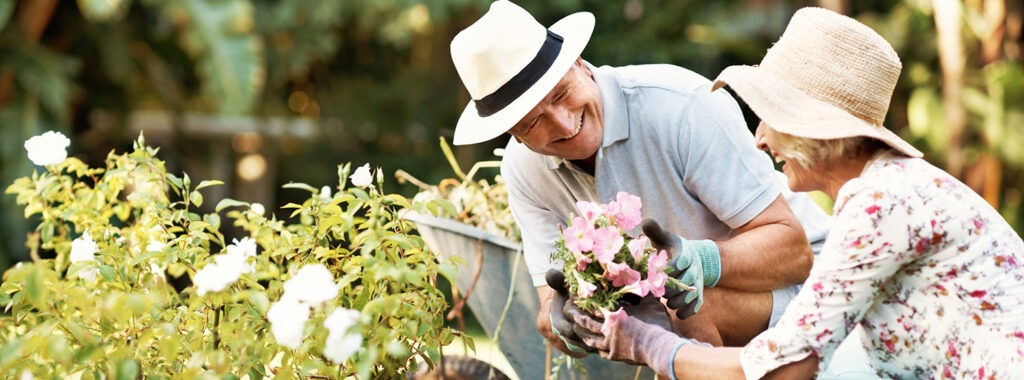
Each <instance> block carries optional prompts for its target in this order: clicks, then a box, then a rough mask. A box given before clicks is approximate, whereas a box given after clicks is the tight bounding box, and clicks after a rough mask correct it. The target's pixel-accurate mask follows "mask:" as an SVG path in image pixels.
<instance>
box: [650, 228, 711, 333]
mask: <svg viewBox="0 0 1024 380" xmlns="http://www.w3.org/2000/svg"><path fill="white" fill-rule="evenodd" d="M640 225H641V228H642V229H643V232H644V235H647V238H648V239H650V241H651V245H653V246H654V248H655V249H664V250H666V251H668V254H669V263H670V266H671V267H674V268H675V269H676V270H675V271H674V272H672V273H669V275H670V276H672V277H674V278H675V279H677V280H679V281H680V282H682V283H683V285H685V286H687V287H690V288H692V289H693V290H689V289H677V288H675V287H672V286H668V287H666V289H665V296H664V298H665V299H666V300H667V301H666V302H665V305H666V306H668V307H669V308H671V309H673V310H675V311H676V316H677V317H679V319H685V318H687V317H689V316H691V315H694V314H697V312H698V311H700V307H701V305H703V304H704V288H710V287H714V286H715V285H716V284H718V279H719V277H720V276H721V275H722V256H721V254H720V253H719V252H718V245H716V244H715V242H713V241H711V240H687V239H684V238H682V237H681V236H679V235H676V234H673V233H670V232H668V231H665V230H664V229H662V228H661V226H660V225H659V224H658V222H655V221H654V220H652V219H644V220H643V221H642V222H641V223H640Z"/></svg>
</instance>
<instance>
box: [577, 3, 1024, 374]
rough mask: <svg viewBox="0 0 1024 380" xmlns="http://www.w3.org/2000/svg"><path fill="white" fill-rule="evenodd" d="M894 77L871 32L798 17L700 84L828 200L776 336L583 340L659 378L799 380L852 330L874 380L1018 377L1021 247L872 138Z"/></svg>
mask: <svg viewBox="0 0 1024 380" xmlns="http://www.w3.org/2000/svg"><path fill="white" fill-rule="evenodd" d="M901 67H902V65H901V64H900V61H899V58H898V57H897V55H896V52H895V51H893V49H892V47H891V46H890V45H889V44H888V43H887V42H886V41H885V40H884V39H883V38H882V37H881V36H879V35H878V34H876V33H875V32H874V31H872V30H871V29H870V28H868V27H866V26H864V25H863V24H860V23H858V22H857V21H855V20H853V19H850V18H848V17H846V16H842V15H839V14H836V13H833V12H831V11H828V10H824V9H818V8H805V9H801V10H799V11H798V12H797V13H796V14H795V15H794V16H793V19H792V20H791V21H790V23H789V26H787V28H786V31H785V32H784V33H783V35H782V37H781V39H780V40H779V42H778V43H776V44H775V45H774V46H773V47H772V48H771V50H770V51H769V52H768V54H767V55H766V56H765V58H764V60H763V61H762V62H761V64H760V65H759V66H753V67H752V66H738V67H737V66H734V67H729V68H727V69H726V70H725V71H723V72H722V74H721V75H720V76H719V77H718V79H717V80H716V82H715V85H714V86H715V88H718V87H722V86H724V85H728V86H730V87H731V88H732V89H733V90H734V91H735V92H736V93H737V94H738V95H739V96H740V97H741V98H742V99H743V100H744V101H745V102H746V103H747V104H749V105H750V107H751V109H752V110H753V111H754V112H755V113H756V114H757V115H758V116H759V117H760V118H761V119H762V122H761V125H760V126H759V127H758V130H757V144H758V146H759V147H760V148H761V149H764V150H767V151H769V152H770V153H771V155H772V156H773V157H775V158H776V160H778V161H782V162H785V164H784V165H783V167H782V170H783V172H784V173H785V174H786V177H787V178H788V180H789V186H790V188H792V189H793V190H795V191H811V190H821V191H823V192H825V193H826V194H828V195H829V196H831V197H832V198H833V199H834V200H835V208H834V220H833V225H832V228H831V231H830V233H829V235H828V238H827V240H826V242H825V247H824V248H823V249H822V252H821V254H820V256H819V257H818V258H817V261H816V262H815V266H814V269H813V270H812V272H811V275H810V277H809V278H808V280H807V282H805V283H804V286H803V288H802V289H801V291H800V293H799V295H798V296H797V297H796V299H794V301H793V302H792V303H791V304H790V306H789V307H788V309H787V310H786V312H785V314H784V315H783V316H782V319H781V320H780V321H779V323H778V325H777V326H775V327H773V328H771V329H769V330H767V331H765V332H763V333H762V334H760V335H759V336H757V337H756V338H755V339H754V340H752V341H751V342H750V343H749V344H747V346H745V347H743V348H715V347H707V346H705V345H701V344H688V343H694V342H693V341H691V340H688V339H684V338H681V337H679V336H677V335H675V334H673V333H670V332H667V331H666V330H663V329H660V328H658V327H655V326H652V325H648V324H645V323H644V322H642V321H640V320H638V319H635V318H632V317H630V318H626V319H625V320H621V321H619V322H618V323H609V326H607V327H606V330H605V331H603V332H602V331H601V326H602V324H601V322H600V321H597V320H595V319H593V318H592V317H589V316H579V317H577V318H576V323H577V325H578V327H579V328H581V329H582V330H585V331H584V332H585V334H583V335H584V336H585V338H584V342H586V343H587V344H589V345H591V346H593V347H595V348H597V349H598V350H600V351H601V355H602V356H605V357H608V358H612V359H615V360H623V361H630V362H636V363H645V364H647V365H650V366H651V367H652V368H654V369H655V370H656V371H658V372H659V373H660V374H662V375H666V376H670V377H672V378H676V377H678V378H700V377H713V378H727V377H736V378H739V377H747V378H761V377H765V376H780V377H783V378H809V377H812V376H813V375H814V374H815V372H816V371H817V370H818V368H824V364H825V363H827V362H828V361H829V360H830V358H831V356H832V354H833V352H834V351H835V349H836V347H837V346H838V345H839V343H840V342H842V341H843V339H845V338H846V337H847V335H848V334H850V331H851V330H853V329H854V327H856V326H857V325H858V324H859V325H860V326H861V327H862V328H863V329H862V330H863V332H864V335H863V336H861V337H860V338H861V339H862V340H863V342H864V345H865V346H866V347H865V349H866V350H867V352H868V355H869V357H870V361H871V364H872V366H873V368H874V369H875V371H877V373H878V375H880V376H884V377H890V378H940V377H941V378H948V377H951V378H985V379H988V378H990V377H991V378H1022V377H1024V243H1022V241H1021V238H1020V237H1019V236H1018V235H1017V234H1016V233H1015V232H1014V231H1013V230H1012V229H1011V228H1010V226H1009V225H1008V224H1007V223H1006V221H1005V220H1004V219H1003V218H1002V217H1000V215H999V214H998V213H997V212H996V211H995V210H994V209H993V208H992V207H990V206H989V205H988V204H987V203H986V202H985V201H984V200H983V199H982V198H980V197H979V196H978V195H977V194H975V193H974V192H973V191H972V190H971V189H970V188H968V187H967V186H965V185H964V184H963V183H961V182H959V181H957V180H956V179H955V178H953V177H952V176H950V175H949V174H947V173H945V172H943V171H942V170H940V169H937V168H936V167H934V166H932V165H930V164H929V163H928V162H926V161H924V160H922V159H921V158H919V157H921V153H920V152H919V151H918V150H917V149H914V147H913V146H911V145H910V144H908V143H906V142H905V141H903V140H901V139H900V138H899V137H897V136H896V135H895V134H893V133H892V132H890V131H888V130H887V129H885V128H884V127H883V126H882V122H883V120H884V117H885V114H886V111H887V108H888V106H889V99H890V97H891V95H892V91H893V89H894V88H895V86H896V81H897V79H898V78H899V75H900V70H901ZM857 331H861V330H860V329H858V330H857Z"/></svg>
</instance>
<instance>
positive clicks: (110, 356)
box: [0, 138, 459, 379]
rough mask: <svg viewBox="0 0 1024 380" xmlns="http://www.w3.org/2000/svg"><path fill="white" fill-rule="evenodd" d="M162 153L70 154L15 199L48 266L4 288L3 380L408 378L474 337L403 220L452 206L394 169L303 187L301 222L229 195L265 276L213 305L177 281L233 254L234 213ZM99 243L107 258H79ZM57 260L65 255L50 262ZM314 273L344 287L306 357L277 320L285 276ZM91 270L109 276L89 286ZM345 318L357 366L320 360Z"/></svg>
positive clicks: (19, 183)
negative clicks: (331, 326)
mask: <svg viewBox="0 0 1024 380" xmlns="http://www.w3.org/2000/svg"><path fill="white" fill-rule="evenodd" d="M157 152H158V150H157V149H155V148H152V147H147V146H146V145H145V142H144V140H143V139H142V138H139V140H138V141H137V142H136V143H135V146H134V150H133V151H131V152H130V153H127V154H120V155H119V154H115V153H114V152H111V153H110V154H109V155H108V157H107V160H106V166H105V167H104V168H91V167H89V166H87V165H86V164H84V163H83V162H82V161H80V160H78V159H75V158H69V159H67V160H65V161H64V162H63V163H61V164H59V165H53V166H50V167H47V168H46V170H45V171H43V172H35V173H33V174H32V175H31V176H27V177H23V178H19V179H17V180H16V181H15V182H14V184H12V185H11V186H10V187H8V188H7V193H12V194H16V196H17V202H18V204H19V205H22V206H24V208H25V211H24V214H25V216H26V217H27V216H37V217H38V218H39V220H40V223H39V225H38V227H37V228H36V229H35V231H34V232H33V233H32V235H31V237H30V241H29V246H30V247H36V248H35V249H34V250H33V252H32V254H33V261H32V262H28V263H22V264H19V265H17V266H15V267H14V268H12V269H10V270H9V271H7V272H6V273H5V274H4V281H3V285H2V287H0V304H2V305H3V306H4V308H5V310H6V312H7V313H6V314H3V315H2V316H0V342H2V343H0V374H3V377H6V378H12V377H17V376H18V375H20V374H21V373H22V372H23V371H28V372H30V373H34V374H36V375H44V377H58V378H62V377H68V376H77V375H81V376H82V377H83V378H102V377H108V378H138V377H139V376H143V377H148V378H229V377H232V378H237V377H240V376H243V375H246V374H248V375H249V376H250V378H264V377H271V376H274V377H276V378H285V379H290V378H297V377H309V376H313V375H317V376H327V377H346V376H357V377H358V378H364V379H366V378H397V377H401V374H403V373H405V372H407V371H409V370H413V369H414V367H415V362H416V360H415V359H416V358H417V357H420V358H422V359H423V360H424V361H426V362H427V363H432V362H431V359H430V357H429V356H428V355H427V351H426V349H427V348H435V349H436V348H437V347H440V346H442V345H445V344H448V343H450V342H451V341H452V340H453V338H454V337H455V336H457V335H459V333H458V332H457V331H454V330H450V329H448V328H445V327H443V322H444V321H443V315H444V310H445V309H446V308H447V304H446V301H445V299H444V295H443V294H442V293H441V292H440V291H439V290H438V289H437V288H436V280H437V275H438V274H439V273H441V268H442V267H445V266H449V264H447V263H444V262H439V259H438V258H437V257H436V256H435V255H434V254H433V253H431V252H429V251H428V250H427V249H426V248H425V246H424V243H423V241H422V240H421V239H420V238H419V237H418V236H417V235H415V234H413V233H412V228H413V226H412V223H411V222H408V221H405V220H403V219H402V214H403V213H404V212H407V211H408V210H410V209H416V210H418V211H425V210H426V209H427V208H428V206H429V207H434V208H436V207H437V206H436V205H432V206H431V205H426V204H413V203H411V202H410V201H409V200H407V199H405V198H404V197H402V196H400V195H397V194H386V193H384V192H383V191H382V189H381V185H382V182H381V181H380V178H381V176H380V175H379V170H378V176H377V182H376V184H370V185H368V186H366V187H348V186H346V180H347V176H348V172H349V165H348V164H346V165H342V166H340V167H339V170H338V173H339V177H340V181H339V182H338V184H337V186H336V187H335V189H334V194H329V193H331V191H324V190H327V189H326V186H325V187H324V188H325V189H324V190H318V189H316V188H314V187H312V186H309V185H305V184H293V185H291V186H288V188H290V189H296V190H301V191H304V192H308V193H309V196H308V199H306V200H305V201H304V202H302V203H301V204H289V205H286V206H284V207H285V208H286V209H290V210H292V218H289V220H291V221H290V222H286V221H283V220H277V219H276V218H274V217H269V218H268V217H266V216H264V212H263V211H264V210H263V209H262V208H263V207H262V206H260V205H257V204H252V205H250V204H249V203H246V202H240V201H235V200H229V199H225V200H221V201H220V202H219V203H218V206H217V210H218V212H221V211H223V212H226V216H227V217H228V218H229V219H230V220H233V222H232V224H233V225H234V226H236V227H240V228H241V229H242V230H244V231H246V233H247V234H248V238H251V239H254V240H255V242H256V243H257V244H258V246H259V250H258V254H256V255H255V257H253V258H252V260H251V262H250V264H251V265H252V267H253V269H254V270H253V271H252V272H250V273H244V272H243V274H241V276H240V278H239V279H238V280H237V281H235V282H233V283H231V284H229V285H228V286H227V288H225V289H223V290H221V291H214V292H210V293H206V294H205V295H203V296H200V295H199V294H198V293H197V291H196V288H195V287H185V288H184V289H176V288H175V287H174V286H173V282H174V279H175V278H177V277H183V278H195V276H196V273H197V272H198V271H200V270H202V269H203V268H204V267H206V266H209V265H212V263H213V262H214V259H215V256H217V255H218V254H220V253H221V252H222V251H224V250H229V251H230V248H229V246H228V244H226V242H225V237H224V235H223V234H222V233H221V232H220V230H221V229H222V228H223V227H224V226H223V223H224V222H222V220H221V217H220V216H219V214H218V213H209V214H202V213H200V212H199V211H198V209H199V206H201V205H202V203H204V199H203V196H202V192H201V190H202V189H203V188H206V187H209V186H216V185H219V181H201V182H200V183H198V184H194V183H193V182H194V181H193V179H192V178H190V177H189V176H188V175H187V174H184V175H182V176H180V177H179V176H176V175H173V174H169V173H167V172H166V169H165V167H164V162H163V161H161V160H159V159H158V158H157V157H156V155H157ZM86 233H88V235H89V236H91V237H92V239H93V240H95V242H96V245H97V247H98V251H97V252H96V255H95V259H94V260H85V261H82V260H73V259H72V257H73V256H74V254H73V253H72V251H73V250H74V249H75V248H72V247H73V246H74V244H78V243H77V242H78V240H76V239H81V238H82V236H83V235H84V234H86ZM154 243H155V244H156V245H154ZM154 247H157V248H154ZM36 250H38V251H36ZM46 252H52V254H53V257H52V258H40V257H39V256H40V255H41V253H46ZM72 261H75V262H72ZM309 264H322V265H324V266H325V267H327V268H329V270H330V271H331V272H332V273H333V274H334V275H335V277H336V282H337V283H338V284H339V288H340V289H339V292H338V294H337V296H336V297H334V298H333V299H331V300H329V301H327V302H326V304H325V305H322V306H316V307H314V308H313V312H312V315H311V317H310V318H309V321H308V322H307V323H306V324H305V330H304V335H305V338H304V340H302V343H301V344H300V345H299V346H298V347H297V348H296V349H294V350H293V349H289V348H287V347H284V346H281V345H279V344H278V343H277V341H276V340H275V337H274V335H273V334H272V333H271V324H270V322H269V321H268V319H267V317H266V316H267V312H268V309H269V308H270V307H271V303H273V302H275V301H276V300H278V299H280V298H281V296H282V293H283V287H284V283H285V281H286V280H288V279H289V278H290V277H291V276H292V275H294V274H295V273H296V271H297V270H298V269H299V268H301V267H303V266H305V265H309ZM90 271H95V273H96V274H97V275H96V277H95V280H94V281H90V280H88V279H85V278H82V277H86V276H82V275H83V274H86V273H88V272H90ZM336 307H339V308H347V309H352V310H356V311H358V312H359V314H360V316H359V325H358V326H359V328H358V331H359V333H360V334H361V335H362V337H363V340H362V342H363V343H362V346H361V347H360V348H359V349H358V351H357V352H356V353H355V354H354V355H353V356H352V357H350V358H349V359H348V360H346V362H345V363H332V362H331V361H330V360H328V359H325V358H324V357H323V356H322V355H321V353H322V352H323V350H324V345H325V339H326V337H327V335H328V334H327V331H326V330H325V328H324V327H323V326H324V319H325V317H326V316H327V314H328V312H329V310H331V309H334V308H336Z"/></svg>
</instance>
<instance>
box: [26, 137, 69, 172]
mask: <svg viewBox="0 0 1024 380" xmlns="http://www.w3.org/2000/svg"><path fill="white" fill-rule="evenodd" d="M69 145H71V140H68V138H67V137H65V136H64V134H62V133H60V132H54V131H49V132H46V133H43V134H42V135H39V136H33V137H32V138H30V139H28V141H25V150H27V151H28V159H29V160H31V161H32V163H33V164H36V165H39V166H46V165H56V164H59V163H61V162H64V160H65V159H67V158H68V152H67V147H68V146H69Z"/></svg>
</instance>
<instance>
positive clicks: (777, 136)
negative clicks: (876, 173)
mask: <svg viewBox="0 0 1024 380" xmlns="http://www.w3.org/2000/svg"><path fill="white" fill-rule="evenodd" d="M764 133H765V135H766V136H768V137H770V139H771V140H772V145H773V146H772V149H774V150H775V151H776V152H778V153H781V154H784V155H786V156H789V157H792V158H793V159H794V160H795V161H796V162H795V163H796V164H797V165H800V166H801V167H803V168H805V169H809V168H811V167H812V166H814V164H815V163H822V162H828V161H832V160H836V159H854V158H859V157H865V156H872V155H874V154H875V153H877V152H879V151H883V150H886V149H889V146H888V145H886V144H885V143H884V142H882V141H879V140H876V139H873V138H870V137H864V136H854V137H844V138H838V139H828V140H822V139H812V138H807V137H799V136H794V135H790V134H787V133H783V132H779V131H776V130H774V129H772V128H771V127H768V128H765V132H764Z"/></svg>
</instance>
